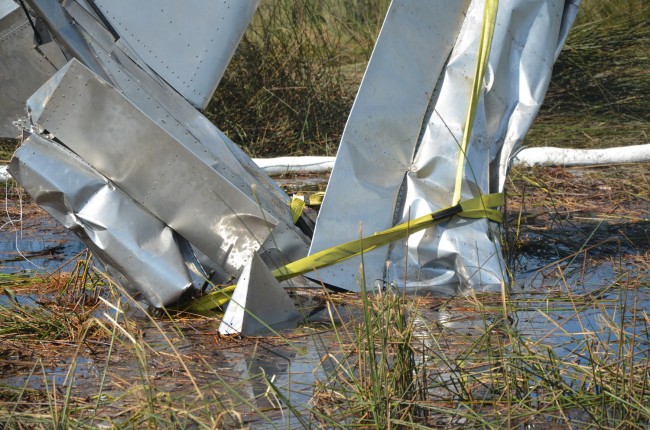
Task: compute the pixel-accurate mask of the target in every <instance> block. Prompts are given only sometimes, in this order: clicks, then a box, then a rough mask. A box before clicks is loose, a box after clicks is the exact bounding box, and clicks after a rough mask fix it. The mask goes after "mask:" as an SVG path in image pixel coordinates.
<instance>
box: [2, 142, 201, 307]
mask: <svg viewBox="0 0 650 430" xmlns="http://www.w3.org/2000/svg"><path fill="white" fill-rule="evenodd" d="M8 170H9V172H10V173H11V175H12V176H13V177H14V178H15V179H16V180H18V181H19V182H20V184H21V185H22V186H23V187H24V188H25V190H26V191H27V192H28V193H29V194H30V195H31V196H32V198H33V199H34V201H35V202H36V203H37V204H38V205H39V206H40V207H41V208H43V209H44V210H45V211H46V212H47V213H49V214H50V215H51V216H52V217H54V218H55V219H56V220H57V221H58V222H60V223H61V224H63V225H64V226H65V227H66V228H68V229H70V230H71V231H72V232H74V233H76V234H77V235H78V236H79V237H80V238H81V239H82V240H83V242H84V243H85V244H86V246H88V248H90V250H91V251H93V254H94V256H95V257H97V258H99V260H100V261H101V262H102V263H103V264H104V266H105V268H106V269H107V271H108V273H109V274H110V275H111V276H113V277H114V278H115V279H116V280H118V281H119V282H120V284H122V285H123V286H124V287H125V288H127V289H129V290H130V292H131V293H134V294H137V293H139V294H141V296H142V298H143V299H145V300H146V301H147V302H148V303H149V304H151V305H152V306H155V307H161V306H163V305H166V304H169V303H173V302H175V301H177V300H178V299H179V298H180V297H181V295H182V294H183V293H184V292H185V291H186V290H187V289H189V288H191V287H192V286H195V287H200V286H201V285H202V284H203V283H204V280H205V279H206V275H205V274H204V273H203V272H202V270H201V267H200V265H199V263H198V261H196V258H195V257H194V256H193V255H192V253H191V251H190V247H189V244H188V243H187V242H186V241H185V240H184V239H182V238H181V237H179V236H178V234H176V233H175V232H174V231H173V230H172V229H171V228H169V227H168V226H166V225H165V224H164V223H163V222H161V221H160V220H158V219H157V218H156V217H154V216H153V215H152V214H151V213H149V212H148V211H147V210H145V209H144V208H142V207H141V206H140V205H138V204H137V203H136V202H134V201H133V200H132V199H131V198H130V197H129V196H127V195H126V194H124V192H122V191H121V190H120V189H119V188H117V187H116V186H115V185H114V184H113V183H112V182H111V181H109V180H108V179H106V178H105V177H103V176H101V175H99V174H98V173H97V172H96V171H95V170H94V169H93V168H92V167H90V166H89V165H88V164H87V163H86V162H84V161H83V160H82V159H81V158H79V157H78V156H76V155H75V154H73V153H72V152H71V151H69V150H68V149H66V148H64V147H63V146H62V145H60V144H58V143H56V142H52V141H50V140H47V139H45V138H44V137H42V136H40V135H38V134H32V135H31V136H29V137H28V138H27V139H26V140H25V141H24V142H23V144H22V145H21V146H20V148H19V149H18V151H17V152H16V154H15V155H14V158H13V160H12V161H11V164H9V168H8ZM116 221H118V222H116ZM136 287H137V288H136Z"/></svg>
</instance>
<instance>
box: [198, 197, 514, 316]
mask: <svg viewBox="0 0 650 430" xmlns="http://www.w3.org/2000/svg"><path fill="white" fill-rule="evenodd" d="M503 202H504V196H503V193H496V194H485V195H483V196H480V197H475V198H473V199H469V200H465V201H464V202H461V203H459V204H457V205H455V206H452V207H448V208H445V209H441V210H439V211H436V212H433V213H430V214H428V215H425V216H422V217H419V218H416V219H413V220H410V221H407V222H405V223H402V224H398V225H396V226H395V227H391V228H389V229H387V230H384V231H381V232H378V233H375V234H373V235H372V236H368V237H365V238H361V239H358V240H353V241H351V242H347V243H344V244H341V245H337V246H333V247H331V248H328V249H325V250H323V251H320V252H317V253H315V254H312V255H310V256H307V257H305V258H301V259H300V260H297V261H294V262H293V263H289V264H287V265H286V266H284V267H281V268H279V269H276V270H274V271H273V276H274V277H275V278H276V279H277V280H278V281H286V280H287V279H291V278H293V277H295V276H299V275H304V274H305V273H308V272H312V271H314V270H318V269H321V268H323V267H328V266H332V265H334V264H336V263H338V262H340V261H343V260H347V259H348V258H352V257H355V256H357V255H361V254H362V253H364V252H369V251H372V250H373V249H376V248H379V247H381V246H384V245H388V244H389V243H391V242H394V241H396V240H400V239H404V238H406V237H408V236H409V235H411V234H413V233H415V232H418V231H420V230H424V229H425V228H428V227H431V226H433V225H434V224H436V223H438V222H441V221H444V220H447V219H449V218H451V217H453V216H459V217H463V218H487V219H489V220H491V221H494V222H502V221H503V214H502V213H501V212H500V211H499V210H497V209H495V208H497V207H498V206H502V205H503ZM234 290H235V286H234V285H230V286H227V287H225V288H222V289H219V290H215V291H211V292H209V293H208V294H206V295H204V296H202V297H199V298H197V299H195V300H194V301H193V302H192V303H191V304H190V305H189V307H187V308H186V310H188V311H191V312H204V311H208V310H210V309H214V308H217V307H220V306H223V305H224V304H226V303H227V302H228V300H229V299H230V295H231V294H232V292H233V291H234Z"/></svg>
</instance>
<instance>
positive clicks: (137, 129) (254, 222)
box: [33, 60, 279, 274]
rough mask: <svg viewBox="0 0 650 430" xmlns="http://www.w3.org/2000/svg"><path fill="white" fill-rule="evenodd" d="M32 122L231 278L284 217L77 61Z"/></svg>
mask: <svg viewBox="0 0 650 430" xmlns="http://www.w3.org/2000/svg"><path fill="white" fill-rule="evenodd" d="M57 75H58V76H57V79H58V80H59V84H58V85H57V86H56V87H55V89H54V91H53V92H52V93H51V94H50V95H49V96H48V97H46V98H44V99H46V103H45V105H44V109H42V111H41V112H39V114H38V115H37V114H36V113H35V114H34V115H33V121H34V122H35V123H37V124H38V125H39V127H40V128H42V129H47V130H48V131H49V132H50V133H51V134H52V135H53V136H55V137H56V138H57V139H59V140H60V141H62V142H63V143H64V144H65V145H66V146H67V147H69V148H70V149H71V150H72V151H74V152H75V153H76V154H78V155H79V156H81V157H82V158H83V159H84V160H86V161H87V162H88V163H89V164H90V165H92V166H93V167H94V168H95V169H97V170H98V171H99V172H100V173H102V174H103V175H105V176H106V177H108V178H109V179H110V180H112V181H113V182H115V184H116V185H117V186H118V187H120V188H121V189H122V190H123V191H124V192H125V193H126V194H128V195H129V196H131V197H132V198H133V199H134V200H135V201H137V202H138V203H139V204H141V205H142V206H144V207H146V208H147V209H148V210H150V211H151V212H152V213H153V214H154V215H156V216H157V217H158V218H160V219H161V220H162V221H163V222H165V223H166V224H167V225H169V226H170V227H171V228H173V229H174V230H175V231H177V232H178V233H179V234H181V235H182V236H183V237H185V238H186V239H187V240H189V241H190V242H191V243H192V244H193V245H195V246H196V247H197V248H199V249H200V250H201V251H202V252H204V253H205V254H206V255H207V256H208V257H210V258H211V259H213V260H214V261H215V262H217V263H218V264H220V265H222V266H223V267H224V268H226V270H228V271H230V272H231V273H233V274H236V273H237V271H238V270H239V269H240V268H241V267H242V265H243V263H244V262H245V261H247V260H248V258H250V255H251V254H252V253H253V252H254V251H256V250H257V249H258V248H259V247H260V245H261V244H262V243H263V242H264V240H266V238H267V237H268V235H269V233H270V232H271V230H272V228H273V226H274V225H276V224H277V223H278V222H279V220H278V219H277V218H276V217H275V216H274V214H272V213H269V212H267V211H265V210H264V208H262V207H260V205H259V204H258V202H257V201H255V199H254V193H253V191H252V190H250V189H248V190H242V189H238V188H237V187H234V186H233V185H232V184H231V183H230V182H229V181H228V180H227V179H226V178H225V177H224V176H223V174H224V173H225V174H227V173H228V171H227V170H224V171H222V172H220V171H219V170H217V169H215V168H213V166H211V165H208V164H206V163H205V162H203V160H201V159H199V158H198V157H196V156H195V155H194V154H193V153H192V152H191V151H189V150H188V149H187V148H185V147H184V146H183V145H181V144H179V143H178V142H177V141H176V140H175V139H174V138H173V137H172V136H171V135H170V134H168V133H167V132H165V131H164V130H163V129H161V128H160V127H158V126H157V125H156V124H155V123H154V122H153V121H151V119H150V118H148V117H147V116H146V115H145V114H144V113H143V112H142V111H140V110H139V109H137V108H136V107H135V106H134V105H133V104H132V103H131V102H130V101H129V100H127V99H126V98H125V97H124V96H123V95H121V94H120V93H119V92H118V91H116V90H115V89H114V88H113V87H112V86H111V85H110V84H108V83H106V82H104V81H102V80H101V79H99V78H98V77H97V76H96V75H94V74H93V73H92V72H91V71H90V70H89V69H87V68H86V67H84V66H83V65H82V64H80V63H79V62H77V61H75V60H72V61H71V62H70V63H69V64H68V65H67V66H66V67H65V68H63V69H61V71H60V72H59V73H58V74H57Z"/></svg>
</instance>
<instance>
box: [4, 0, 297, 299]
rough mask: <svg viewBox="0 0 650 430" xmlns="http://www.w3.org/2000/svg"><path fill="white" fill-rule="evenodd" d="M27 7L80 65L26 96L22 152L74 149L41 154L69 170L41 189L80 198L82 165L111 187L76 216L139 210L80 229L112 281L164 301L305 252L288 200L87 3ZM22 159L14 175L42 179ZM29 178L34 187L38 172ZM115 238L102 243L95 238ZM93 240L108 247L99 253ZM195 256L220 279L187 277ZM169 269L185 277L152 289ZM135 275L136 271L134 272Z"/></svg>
mask: <svg viewBox="0 0 650 430" xmlns="http://www.w3.org/2000/svg"><path fill="white" fill-rule="evenodd" d="M28 1H29V3H30V5H31V6H32V7H33V9H34V10H35V11H36V13H43V12H47V13H48V16H47V17H46V18H44V20H45V23H46V24H47V25H49V26H50V27H49V30H50V31H51V33H52V35H53V36H54V38H55V40H56V41H57V42H58V43H60V45H61V46H62V48H63V50H64V51H65V52H66V54H68V55H71V56H73V57H75V58H78V59H79V61H77V59H73V60H71V61H70V62H69V63H67V64H66V65H65V66H63V67H62V68H61V69H60V70H59V71H58V72H57V73H56V74H55V75H54V76H52V78H51V79H50V80H48V81H47V82H46V83H45V84H44V85H43V86H42V87H41V88H40V89H39V90H38V91H36V93H34V94H33V95H32V97H30V99H29V100H28V103H27V105H28V111H29V114H30V117H29V125H30V126H31V128H30V130H29V132H32V133H33V134H32V137H31V138H30V139H29V142H28V143H27V144H26V145H27V147H28V148H29V147H33V146H34V144H33V143H30V142H32V141H33V140H35V139H37V138H40V140H39V142H40V143H41V144H42V145H41V146H47V145H50V146H60V145H61V144H63V145H65V147H67V148H68V149H71V150H72V151H74V153H73V152H70V151H67V150H65V151H59V150H58V149H62V148H58V149H56V148H49V149H48V150H51V151H54V152H56V153H57V154H58V155H57V157H58V158H57V159H61V160H62V161H61V162H60V163H61V164H62V165H65V166H66V168H65V169H63V170H59V171H58V173H57V172H56V171H54V170H52V171H49V176H48V177H47V178H41V180H42V181H43V184H42V185H43V186H44V187H46V188H47V187H48V184H49V183H56V184H59V185H60V188H59V189H58V191H57V192H58V193H59V194H60V195H61V196H62V197H61V198H62V199H63V200H66V199H74V198H77V197H78V194H79V191H78V189H77V188H79V187H78V186H77V185H78V184H75V183H69V182H67V181H66V176H68V175H72V177H78V176H79V177H85V176H84V174H85V173H84V172H85V170H84V169H86V170H89V171H90V172H92V173H93V174H94V175H95V176H96V177H98V178H102V179H103V180H104V181H105V182H107V183H109V184H111V185H110V187H112V189H114V190H116V191H115V192H112V193H110V196H111V197H110V199H107V200H104V199H100V198H93V199H91V200H90V201H91V202H92V203H91V206H90V207H84V208H83V211H84V213H86V212H89V211H92V210H96V207H97V208H102V207H103V206H102V205H101V204H102V202H104V201H111V202H112V204H114V205H116V206H119V207H135V208H139V210H140V212H142V214H145V215H142V214H140V213H139V212H137V211H136V212H134V211H126V210H125V211H122V212H110V211H108V212H107V216H106V217H104V218H102V219H101V222H99V223H87V224H84V228H83V230H80V229H77V231H78V232H81V233H80V235H81V236H82V237H83V238H84V240H86V241H87V243H88V244H89V247H90V248H91V249H92V250H93V251H94V252H95V254H96V256H97V257H98V258H99V259H100V260H101V261H102V262H104V264H105V265H106V266H107V268H109V269H110V272H111V274H112V275H114V276H117V280H118V281H119V282H120V283H122V284H123V285H124V286H125V287H127V288H130V289H131V290H132V291H139V292H141V293H142V295H143V296H144V297H145V298H146V299H147V301H149V303H150V304H152V305H153V306H161V305H168V304H170V303H173V302H174V301H176V300H178V298H179V297H180V296H181V295H182V294H183V293H184V292H185V291H186V290H188V289H191V288H192V287H191V286H192V285H193V286H194V289H198V288H199V287H201V286H202V285H203V284H204V281H205V277H206V276H210V275H212V278H211V279H212V280H213V281H215V282H225V281H228V280H229V279H231V278H233V277H237V276H238V275H239V272H240V271H241V270H242V269H243V267H244V265H245V263H246V262H247V261H248V260H249V259H250V258H251V257H252V255H253V254H254V253H255V252H257V251H259V254H260V256H261V257H262V258H263V259H264V260H265V262H266V263H267V264H271V266H273V265H277V264H280V263H281V262H282V263H285V262H287V261H291V260H295V259H298V258H301V257H303V256H304V255H306V253H307V249H308V239H307V237H306V236H305V235H304V234H303V233H302V232H300V230H298V229H297V228H296V227H295V226H294V225H293V222H292V218H291V213H290V210H289V206H288V202H289V197H288V196H287V195H286V194H285V193H284V192H283V191H282V190H281V189H280V188H279V187H278V186H277V184H275V183H274V182H273V181H272V180H271V179H270V178H269V177H268V176H267V175H266V174H265V173H264V172H263V171H262V170H261V169H259V167H257V166H256V165H255V164H254V163H253V162H252V160H250V158H248V156H246V155H245V154H244V153H243V152H242V151H241V149H239V148H238V147H237V146H236V145H235V144H234V143H232V142H231V141H230V140H229V139H228V138H227V137H226V136H225V135H223V133H221V131H219V130H218V129H217V128H216V127H215V126H214V125H213V124H211V123H210V122H209V121H208V120H207V119H206V118H205V117H204V116H203V115H201V114H200V113H199V112H198V111H197V110H196V109H195V108H194V107H193V106H192V105H191V104H190V103H189V102H188V101H187V100H185V99H184V98H183V97H182V96H181V95H179V94H178V93H177V92H176V91H175V90H174V88H172V87H171V86H169V85H168V84H167V83H166V82H165V80H164V79H161V78H160V76H158V75H157V74H156V72H155V71H154V70H152V69H151V68H150V67H149V66H148V65H147V64H146V62H145V61H144V60H143V59H142V58H141V57H140V56H139V55H138V54H137V53H136V52H135V51H134V49H133V48H132V47H131V46H130V45H129V44H128V42H127V41H126V40H125V39H124V38H118V39H117V40H116V39H115V38H114V37H113V33H112V32H111V31H110V30H109V29H108V28H106V27H105V26H104V25H103V23H102V21H101V19H100V17H99V16H98V15H97V13H96V12H95V11H94V10H93V8H92V7H90V6H89V4H88V3H87V2H85V1H84V0H79V1H74V0H71V1H69V2H66V3H65V8H64V7H62V5H60V4H59V2H58V1H56V0H51V1H48V0H28ZM249 7H250V5H243V8H244V9H247V8H249ZM179 30H182V29H179ZM216 51H218V50H213V52H216ZM223 67H225V64H224V65H223ZM57 151H58V152H57ZM42 152H43V154H45V153H46V152H47V151H45V150H43V151H42ZM21 154H23V155H22V156H21V157H20V159H19V161H17V163H21V164H20V165H21V166H22V168H21V170H22V171H23V172H26V171H30V170H31V171H33V172H38V171H39V169H40V168H41V164H42V163H43V159H42V157H41V158H38V157H37V158H34V157H27V156H25V154H24V153H22V152H21ZM66 156H68V157H72V159H71V160H66V159H65V158H66ZM43 157H45V155H44V156H43ZM74 157H78V160H81V161H80V162H81V163H82V164H83V167H79V162H76V161H75V160H77V158H74ZM55 158H56V157H55ZM56 163H58V162H56ZM86 163H87V164H86ZM76 169H81V170H82V172H77V171H76ZM57 175H59V176H57ZM18 176H19V177H18V178H17V179H18V180H19V182H22V180H23V179H21V177H20V176H21V175H20V174H19V175H18ZM23 176H25V175H23ZM86 176H88V175H86ZM29 178H31V180H33V181H34V182H38V180H39V179H38V178H40V176H38V175H31V176H29ZM39 189H40V188H39V185H38V184H32V185H31V186H30V187H29V189H28V191H29V190H32V191H29V192H30V193H32V192H33V193H36V194H37V195H38V192H39ZM75 196H77V197H75ZM66 201H67V200H66ZM107 204H108V203H107ZM95 206H96V207H95ZM67 210H68V212H71V213H75V211H77V210H82V209H81V208H78V207H72V206H71V207H70V208H68V209H67ZM63 212H65V211H63ZM63 218H64V217H62V216H59V217H58V218H57V219H63ZM73 227H74V226H73ZM95 227H96V228H97V229H98V230H97V231H94V230H93V228H95ZM113 231H114V232H116V235H115V237H113V238H112V239H111V240H110V241H108V242H107V240H106V239H102V237H103V236H105V235H106V234H107V233H105V232H113ZM140 231H143V232H145V233H144V234H145V237H144V239H147V240H146V241H143V236H142V235H141V233H140ZM95 238H99V240H100V241H101V242H102V244H107V243H108V245H107V246H98V245H97V244H96V243H95V242H94V239H95ZM171 239H173V240H171ZM151 244H155V248H158V247H161V248H160V249H161V250H162V249H165V250H166V251H165V252H164V253H161V254H160V255H159V257H160V258H159V259H158V260H155V259H153V258H146V255H147V252H148V251H149V249H148V247H149V246H151ZM139 247H142V248H143V249H144V257H143V258H145V261H143V260H140V259H138V258H132V259H129V260H128V261H124V260H123V258H122V257H123V255H126V254H127V252H126V251H125V249H128V250H129V252H130V254H129V255H136V256H137V255H138V248H139ZM179 256H180V260H181V261H182V262H183V264H181V265H179V263H178V261H179ZM197 257H198V259H199V260H200V262H201V265H202V266H203V268H205V269H206V271H209V272H216V273H210V275H206V274H205V273H203V272H201V270H200V268H199V270H194V269H195V268H196V266H197V263H196V260H197ZM144 265H146V266H147V267H146V269H145V270H142V269H143V266H144ZM167 265H168V266H169V270H172V271H177V272H178V273H181V272H182V270H180V269H178V270H177V269H174V268H179V267H181V268H182V265H185V266H186V267H189V268H190V270H189V272H188V274H186V275H187V276H186V277H185V278H182V277H180V276H171V275H170V276H167V283H166V284H161V287H160V288H159V289H156V288H155V287H152V286H151V285H150V281H151V280H157V279H158V278H157V277H155V276H154V277H149V275H147V273H149V272H161V273H166V270H165V266H167ZM138 273H143V275H142V276H140V277H138V276H134V274H138ZM188 276H189V278H190V280H189V281H188V279H187V278H188Z"/></svg>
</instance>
